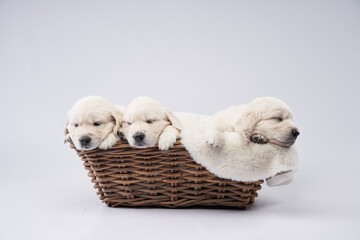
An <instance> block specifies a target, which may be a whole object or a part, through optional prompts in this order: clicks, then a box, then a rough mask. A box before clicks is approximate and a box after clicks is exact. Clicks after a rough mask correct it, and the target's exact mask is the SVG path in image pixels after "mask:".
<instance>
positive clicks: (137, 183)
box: [72, 141, 263, 209]
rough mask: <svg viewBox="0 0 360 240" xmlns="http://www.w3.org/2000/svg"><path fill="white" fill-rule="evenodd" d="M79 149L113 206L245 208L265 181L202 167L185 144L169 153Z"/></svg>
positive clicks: (116, 148) (119, 148) (101, 192)
mask: <svg viewBox="0 0 360 240" xmlns="http://www.w3.org/2000/svg"><path fill="white" fill-rule="evenodd" d="M72 148H74V147H73V146H72ZM75 150H76V149H75ZM76 151H77V153H78V155H79V156H80V157H81V160H82V161H84V166H85V169H86V170H88V171H89V174H88V175H89V176H90V177H91V178H92V182H93V183H94V184H95V186H94V187H95V188H96V189H97V190H98V192H97V194H98V195H100V200H102V202H104V203H106V204H107V205H108V206H109V207H166V208H186V207H193V208H239V209H246V208H247V207H250V206H252V205H253V204H254V200H255V198H256V197H257V193H256V191H258V190H260V189H261V184H262V183H263V181H262V180H260V181H257V182H237V181H232V180H228V179H223V178H219V177H217V176H216V175H214V174H212V173H210V172H209V171H208V170H206V169H205V168H204V167H203V166H201V165H199V164H197V163H196V162H195V161H194V160H193V159H192V158H191V156H190V154H189V152H188V151H187V150H186V149H185V148H184V146H183V145H182V144H181V143H180V141H178V142H177V143H176V144H175V145H174V146H173V147H172V148H170V149H169V150H167V151H160V150H159V149H158V148H157V147H150V148H133V147H131V146H129V145H128V144H127V143H117V144H116V145H115V146H114V147H112V148H110V149H108V150H100V149H94V150H90V151H79V150H76ZM219 161H221V159H219Z"/></svg>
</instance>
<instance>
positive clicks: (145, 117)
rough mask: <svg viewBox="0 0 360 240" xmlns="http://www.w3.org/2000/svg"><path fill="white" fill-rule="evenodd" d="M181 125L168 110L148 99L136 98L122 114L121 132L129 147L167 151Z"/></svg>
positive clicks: (176, 136)
mask: <svg viewBox="0 0 360 240" xmlns="http://www.w3.org/2000/svg"><path fill="white" fill-rule="evenodd" d="M180 130H181V124H180V122H179V120H178V119H177V118H176V117H175V116H174V114H173V113H171V112H170V111H169V110H167V109H165V108H164V107H163V106H161V104H160V103H159V102H157V101H155V100H154V99H152V98H149V97H137V98H135V99H134V100H133V101H132V102H131V103H130V104H129V106H127V108H126V110H125V112H124V123H123V125H122V131H123V133H124V135H125V138H126V139H127V140H128V142H129V145H131V146H133V147H137V148H146V147H153V146H154V145H155V144H157V143H158V146H159V149H160V150H167V149H169V148H170V147H172V146H173V145H174V143H175V142H176V139H177V138H178V137H179V131H180Z"/></svg>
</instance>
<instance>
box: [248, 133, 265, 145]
mask: <svg viewBox="0 0 360 240" xmlns="http://www.w3.org/2000/svg"><path fill="white" fill-rule="evenodd" d="M250 140H251V141H252V142H254V143H259V144H265V143H268V142H269V140H268V139H267V138H266V137H265V136H264V135H261V134H258V133H255V134H254V135H252V136H251V137H250Z"/></svg>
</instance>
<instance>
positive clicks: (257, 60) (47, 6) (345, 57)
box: [0, 0, 360, 239]
mask: <svg viewBox="0 0 360 240" xmlns="http://www.w3.org/2000/svg"><path fill="white" fill-rule="evenodd" d="M359 43H360V2H359V1H350V0H342V1H341V0H338V1H319V0H315V1H271V2H270V1H70V0H69V1H56V0H53V1H25V0H24V1H18V0H15V1H10V0H9V1H6V0H2V1H0V80H1V88H0V106H1V118H0V127H1V134H2V137H1V139H0V141H1V142H0V146H1V152H0V154H1V167H0V184H1V189H2V194H1V200H0V203H1V205H0V212H1V214H0V238H1V239H24V238H27V239H33V238H34V239H35V238H36V239H49V237H50V236H51V238H53V239H54V237H55V238H56V237H58V238H67V239H71V238H73V239H95V238H100V237H102V236H103V235H102V234H106V237H108V238H118V237H119V236H120V237H123V238H128V239H131V238H137V239H139V238H142V237H145V236H146V237H148V238H150V239H152V238H154V239H155V238H160V239H161V238H169V237H170V236H171V237H172V238H174V239H177V238H179V239H183V238H190V239H192V238H194V239H195V238H204V237H205V236H206V238H207V239H218V238H224V239H238V238H239V237H240V236H241V237H247V236H251V237H253V238H258V239H262V238H263V237H264V236H266V237H267V238H272V237H276V238H278V239H282V238H284V239H285V238H288V237H289V236H290V234H294V233H295V238H299V239H303V238H304V237H310V236H312V237H318V238H327V239H331V238H334V239H339V238H340V237H341V238H342V239H345V238H346V237H347V238H346V239H359V238H360V230H359V228H358V225H359V223H360V207H359V205H358V202H360V187H359V184H358V176H359V170H360V154H359V142H358V140H357V137H358V136H359V135H360V131H359V127H358V126H357V121H358V119H359V117H360V111H359V104H360V97H359V87H360V84H359V81H360V67H359V66H360V44H359ZM86 95H101V96H104V97H105V98H107V99H108V100H110V101H112V102H113V103H115V104H119V105H121V104H122V105H126V104H127V103H129V102H130V101H131V99H132V98H134V97H136V96H139V95H148V96H151V97H153V98H155V99H157V100H159V101H160V102H162V103H163V104H164V105H165V106H166V107H168V108H169V109H171V110H173V111H188V112H196V113H203V114H213V113H215V112H216V111H218V110H220V109H223V108H226V107H228V106H229V105H236V104H241V103H246V102H248V101H250V100H252V99H253V98H255V97H259V96H275V97H279V98H280V99H282V100H284V101H285V102H287V103H288V104H289V105H290V107H291V108H292V110H293V112H294V120H295V123H296V124H297V126H298V127H299V129H300V132H301V135H300V137H299V139H298V141H297V146H298V150H299V154H300V158H301V164H302V170H301V172H300V173H299V175H298V177H297V179H296V180H295V182H294V183H292V184H291V185H289V186H286V187H279V188H267V187H266V186H264V189H263V190H261V191H260V192H259V197H258V198H257V199H256V204H255V206H254V207H253V208H252V209H250V210H248V211H246V212H243V211H240V212H239V211H223V210H164V209H110V208H107V207H106V206H105V205H103V204H101V203H100V201H99V200H98V199H97V196H96V194H95V190H94V189H92V184H91V183H90V179H89V178H88V177H87V176H86V172H85V170H84V169H83V167H82V163H81V161H80V160H79V159H78V157H77V155H76V154H75V152H74V151H73V150H71V149H70V148H69V147H68V146H67V145H64V144H63V143H62V141H63V127H64V123H65V114H66V111H67V110H68V109H69V108H70V107H71V105H72V104H73V103H74V102H75V101H76V100H77V99H79V98H81V97H83V96H86ZM178 229H181V230H178Z"/></svg>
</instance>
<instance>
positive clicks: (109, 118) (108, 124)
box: [65, 96, 122, 150]
mask: <svg viewBox="0 0 360 240" xmlns="http://www.w3.org/2000/svg"><path fill="white" fill-rule="evenodd" d="M121 124H122V112H121V111H120V109H118V108H116V107H115V106H113V105H112V104H111V103H110V102H108V101H107V100H105V99H103V98H102V97H98V96H89V97H84V98H82V99H80V100H79V101H77V102H76V103H75V104H74V106H73V107H72V108H71V109H70V110H69V112H68V115H67V121H66V126H65V142H66V141H71V142H72V143H73V144H74V145H75V147H76V148H77V149H79V150H91V149H94V148H97V147H99V148H100V149H108V148H110V147H112V146H114V145H115V144H116V142H117V141H119V136H118V131H119V129H120V126H121Z"/></svg>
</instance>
